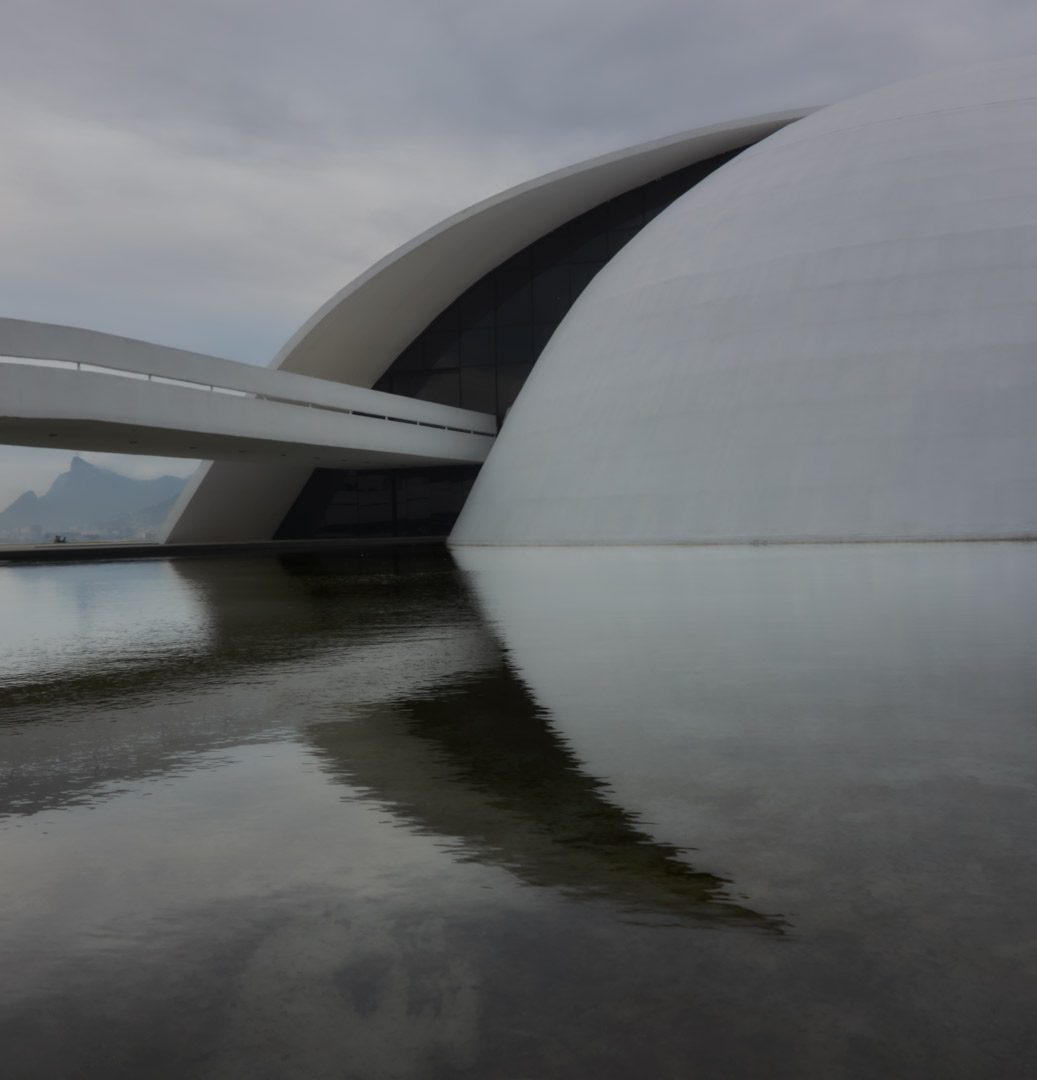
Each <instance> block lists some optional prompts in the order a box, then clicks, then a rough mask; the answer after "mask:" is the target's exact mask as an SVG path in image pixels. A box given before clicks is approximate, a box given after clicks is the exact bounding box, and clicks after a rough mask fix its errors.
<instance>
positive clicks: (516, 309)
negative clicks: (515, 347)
mask: <svg viewBox="0 0 1037 1080" xmlns="http://www.w3.org/2000/svg"><path fill="white" fill-rule="evenodd" d="M495 276H496V278H497V325H498V326H515V325H521V324H524V323H528V322H530V321H531V320H532V318H533V290H532V289H531V288H530V286H529V272H528V271H526V270H507V271H505V270H501V271H498V273H497V274H496V275H495Z"/></svg>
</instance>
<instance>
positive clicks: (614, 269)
mask: <svg viewBox="0 0 1037 1080" xmlns="http://www.w3.org/2000/svg"><path fill="white" fill-rule="evenodd" d="M1035 416H1037V62H1035V61H1034V60H1032V59H1021V60H1011V61H1006V62H1002V63H998V64H995V65H993V66H986V67H983V68H978V69H974V70H967V71H964V72H962V71H958V72H952V73H947V74H939V75H935V76H930V77H925V78H921V79H917V80H914V81H911V82H908V83H904V84H900V85H897V86H892V87H888V88H885V89H882V90H879V91H876V92H874V93H869V94H866V95H864V96H862V97H859V98H855V99H853V100H851V101H848V102H845V103H843V104H840V105H835V106H831V107H829V108H825V109H822V110H820V111H818V112H815V113H813V114H812V115H810V116H807V117H806V118H804V119H801V120H799V121H797V122H795V123H793V124H790V125H788V126H787V127H784V128H783V129H782V130H781V131H779V132H777V133H776V134H773V135H771V136H769V137H768V138H766V139H764V140H763V141H761V142H759V143H758V144H756V145H754V146H752V147H751V148H749V149H747V150H745V151H743V152H742V153H741V154H739V155H738V156H737V157H735V158H734V159H733V160H731V161H729V162H727V163H726V164H724V165H722V166H721V167H720V168H718V169H716V170H715V171H714V172H712V173H711V174H710V175H709V176H708V177H707V178H705V179H704V180H703V181H702V182H701V183H699V184H698V185H696V186H695V187H693V188H691V189H690V190H689V191H688V192H687V194H685V195H683V196H682V197H681V198H680V199H678V200H677V201H676V202H674V203H673V204H672V205H671V206H670V207H669V208H668V209H667V210H666V211H665V212H664V213H662V214H661V215H659V217H657V218H656V219H655V220H654V221H652V222H651V224H649V225H648V226H647V227H645V228H644V229H643V230H642V231H641V232H640V233H639V235H638V236H637V237H636V238H635V239H633V240H632V241H631V243H630V244H629V245H628V246H626V247H625V248H624V249H623V251H622V252H621V253H620V254H619V255H617V257H616V258H614V259H613V260H611V261H610V262H609V264H608V265H607V266H606V267H605V268H604V269H603V270H602V271H601V272H600V273H599V274H598V275H597V276H596V277H595V278H594V280H593V281H592V282H591V284H590V285H589V286H588V288H587V289H586V291H585V292H584V293H583V294H582V295H581V296H580V298H579V299H578V300H577V301H576V303H575V304H574V306H573V308H572V310H571V311H570V312H569V313H568V315H567V316H566V318H565V319H564V320H563V321H562V323H561V325H560V326H559V328H558V330H557V331H556V332H555V334H554V335H553V337H552V339H551V340H550V342H549V343H548V345H547V347H546V348H545V350H544V353H543V355H542V356H541V357H540V359H539V361H538V363H537V366H536V369H535V370H534V372H533V374H532V376H531V378H530V379H529V381H528V382H527V383H526V385H525V387H524V389H523V391H522V394H521V396H520V397H519V398H518V400H517V401H516V402H515V405H514V408H513V409H512V411H511V413H510V415H509V416H508V419H507V423H506V424H505V425H504V427H503V430H502V432H501V434H500V435H499V436H498V439H497V442H496V444H495V446H494V447H493V449H492V451H491V452H490V456H489V458H488V460H487V462H486V464H485V465H484V466H483V468H482V471H481V473H480V475H479V477H478V480H477V481H476V484H475V487H474V490H473V492H472V494H471V496H470V498H469V499H468V502H467V504H466V505H465V508H464V510H463V512H462V514H461V516H460V518H459V520H458V521H457V524H456V526H455V528H454V530H453V533H452V535H451V542H452V543H455V544H558V543H595V544H600V543H617V544H641V543H688V542H718V541H766V540H801V539H803V540H807V539H811V540H812V539H821V540H847V539H923V538H925V539H930V538H932V539H936V538H939V539H971V538H1002V537H1015V536H1033V535H1035V534H1037V422H1035Z"/></svg>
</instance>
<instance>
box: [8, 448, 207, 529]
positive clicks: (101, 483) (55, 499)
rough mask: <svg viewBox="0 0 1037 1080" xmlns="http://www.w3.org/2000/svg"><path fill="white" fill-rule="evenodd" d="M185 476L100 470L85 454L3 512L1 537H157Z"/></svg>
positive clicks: (184, 482)
mask: <svg viewBox="0 0 1037 1080" xmlns="http://www.w3.org/2000/svg"><path fill="white" fill-rule="evenodd" d="M186 483H187V481H186V480H182V479H180V477H178V476H160V477H159V478H158V479H157V480H134V479H133V478H132V477H129V476H120V475H119V473H115V472H112V471H111V470H110V469H99V468H98V467H97V466H96V465H91V464H89V463H88V462H86V461H84V460H83V459H82V458H81V457H78V456H77V457H74V458H73V459H72V466H71V468H70V469H69V471H68V472H66V473H62V474H61V476H59V477H58V478H57V480H55V481H54V483H53V484H51V486H50V490H49V491H48V492H47V493H46V495H43V496H40V497H37V496H36V494H35V493H34V492H32V491H27V492H25V494H24V495H19V496H18V498H17V499H15V500H14V502H13V503H11V505H10V506H9V507H7V509H6V510H3V511H0V541H3V542H7V543H11V542H16V541H20V540H21V541H26V540H36V539H44V540H46V539H49V538H50V537H51V536H53V535H54V534H55V533H60V534H61V535H62V536H64V535H66V534H67V535H68V538H69V539H70V540H72V539H87V538H90V539H93V538H97V539H105V540H134V539H153V538H154V536H155V533H156V531H157V529H158V527H159V525H161V523H162V520H163V518H164V517H165V515H166V514H167V513H168V511H169V509H170V508H171V507H172V505H173V502H174V500H175V499H176V497H177V496H178V495H179V494H180V492H181V491H182V490H183V488H184V485H185V484H186Z"/></svg>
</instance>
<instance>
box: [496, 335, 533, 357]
mask: <svg viewBox="0 0 1037 1080" xmlns="http://www.w3.org/2000/svg"><path fill="white" fill-rule="evenodd" d="M535 359H536V355H535V353H534V352H533V327H532V326H501V327H498V328H497V363H498V364H532V363H533V361H534V360H535Z"/></svg>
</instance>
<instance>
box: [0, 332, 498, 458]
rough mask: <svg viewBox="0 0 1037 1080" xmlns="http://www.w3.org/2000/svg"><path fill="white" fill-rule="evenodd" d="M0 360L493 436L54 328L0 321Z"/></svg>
mask: <svg viewBox="0 0 1037 1080" xmlns="http://www.w3.org/2000/svg"><path fill="white" fill-rule="evenodd" d="M0 357H25V358H27V359H34V360H61V361H66V362H69V363H76V364H87V365H92V366H97V367H103V368H106V369H110V370H112V371H122V372H127V373H133V374H136V375H146V376H148V377H149V378H150V377H157V378H165V379H178V380H181V381H184V382H188V383H192V384H194V385H195V386H197V387H198V388H199V389H206V388H210V387H218V388H220V389H224V390H232V391H235V392H238V393H244V394H249V395H252V396H254V397H258V398H267V399H270V400H272V401H281V402H287V403H290V404H295V405H307V406H314V407H316V408H320V409H335V410H339V411H345V412H360V413H365V414H367V415H370V416H384V417H387V418H390V419H393V420H408V421H413V422H414V423H421V424H430V425H432V426H434V427H449V428H453V429H456V430H458V431H475V432H480V433H481V434H484V435H494V434H496V432H497V420H496V417H494V416H492V415H490V414H487V413H479V412H473V411H472V410H470V409H458V408H454V407H452V406H450V405H438V404H436V403H435V402H431V401H418V400H416V399H415V398H407V397H401V396H400V395H398V394H386V393H383V392H381V391H379V390H370V389H367V388H363V387H359V386H350V385H347V384H343V383H341V382H329V381H328V380H327V379H314V378H309V377H308V376H305V375H294V374H291V373H290V372H287V371H276V370H272V369H270V368H262V367H256V366H255V365H253V364H241V363H238V362H237V361H236V360H226V359H224V358H223V357H219V356H206V355H205V354H203V353H194V352H187V351H186V350H184V349H173V348H170V347H169V346H167V345H156V344H154V343H153V342H150V341H138V340H135V339H133V338H124V337H118V336H117V335H115V334H104V333H101V332H99V331H97V330H83V329H80V328H79V327H74V326H59V325H57V324H55V323H39V322H29V321H27V320H24V319H5V318H0ZM149 452H150V451H149ZM194 456H197V455H194Z"/></svg>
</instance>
